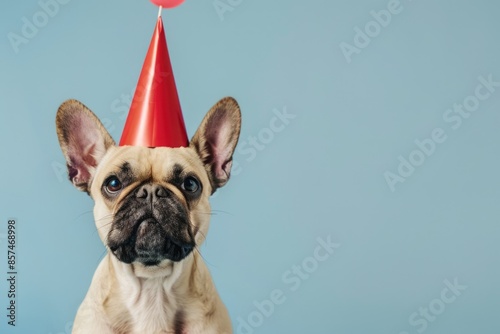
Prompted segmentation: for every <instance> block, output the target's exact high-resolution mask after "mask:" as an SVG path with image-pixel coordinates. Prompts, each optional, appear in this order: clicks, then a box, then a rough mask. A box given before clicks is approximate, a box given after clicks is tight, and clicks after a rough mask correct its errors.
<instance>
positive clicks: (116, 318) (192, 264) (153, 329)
mask: <svg viewBox="0 0 500 334" xmlns="http://www.w3.org/2000/svg"><path fill="white" fill-rule="evenodd" d="M198 256H199V255H198V254H197V253H196V252H193V253H192V254H191V255H190V256H188V257H187V258H185V259H184V260H183V261H181V262H171V261H168V260H167V261H163V262H162V263H160V265H158V266H152V267H146V266H144V265H142V264H140V263H132V264H126V263H123V262H120V261H118V260H117V259H116V258H115V257H114V256H113V255H110V254H108V255H107V258H108V259H107V262H108V263H107V265H108V266H109V272H110V273H112V276H113V280H112V283H111V284H110V286H109V290H108V291H109V293H108V296H103V297H105V298H104V299H103V308H104V311H105V313H106V314H107V316H108V318H109V319H110V320H111V324H110V325H111V326H112V327H113V329H114V330H115V331H116V332H118V333H167V331H168V333H176V334H181V333H185V330H186V328H185V322H186V320H187V319H186V316H187V315H186V314H185V313H184V311H183V310H184V309H186V308H189V309H192V308H190V307H188V305H189V304H191V303H193V302H196V301H199V298H200V296H203V294H205V293H206V292H205V291H194V289H195V287H196V286H197V285H196V284H193V283H194V282H193V280H200V279H203V280H206V279H207V277H204V278H202V276H204V275H203V271H200V270H198V269H199V268H198V266H197V265H196V264H197V260H198V259H197V257H198ZM118 276H119V277H120V278H119V279H116V278H117V277H118ZM117 296H121V297H117ZM190 316H191V315H190Z"/></svg>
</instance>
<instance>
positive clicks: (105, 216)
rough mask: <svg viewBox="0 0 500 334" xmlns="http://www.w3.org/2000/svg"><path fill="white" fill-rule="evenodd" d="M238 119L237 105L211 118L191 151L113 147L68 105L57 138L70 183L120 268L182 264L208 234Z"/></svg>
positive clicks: (86, 114)
mask: <svg viewBox="0 0 500 334" xmlns="http://www.w3.org/2000/svg"><path fill="white" fill-rule="evenodd" d="M240 124H241V115H240V110H239V107H238V104H237V103H236V101H235V100H234V99H232V98H224V99H222V100H221V101H219V102H218V103H217V104H215V105H214V106H213V107H212V109H210V111H209V112H208V113H207V114H206V116H205V118H204V119H203V121H202V123H201V125H200V126H199V128H198V130H197V131H196V134H195V135H194V136H193V138H192V139H191V142H190V143H189V147H181V148H166V147H157V148H147V147H138V146H116V145H115V143H114V141H113V139H112V138H111V136H110V135H109V133H108V132H107V131H106V129H105V128H104V126H103V125H102V123H101V122H100V121H99V119H98V118H97V117H96V116H95V115H94V114H93V113H92V112H91V111H90V110H89V109H88V108H87V107H85V106H84V105H83V104H82V103H80V102H78V101H76V100H68V101H66V102H64V103H63V104H62V105H61V106H60V108H59V110H58V112H57V117H56V127H57V135H58V138H59V143H60V145H61V149H62V151H63V154H64V156H65V158H66V161H67V166H68V174H69V179H70V181H71V182H72V183H73V184H74V185H75V186H76V187H77V188H78V189H80V190H82V191H86V192H87V193H88V194H90V196H91V197H92V198H93V199H94V202H95V207H94V216H95V221H96V225H97V230H98V232H99V236H100V237H101V239H102V241H103V242H104V244H105V245H106V246H107V247H108V248H109V250H110V251H111V252H112V253H113V254H114V255H115V256H116V257H117V258H118V259H119V260H120V261H122V262H125V263H132V262H140V263H142V264H144V265H146V266H151V265H157V264H159V263H160V262H161V261H163V260H171V261H181V260H182V259H184V258H185V257H186V256H188V255H189V254H190V253H191V251H192V250H193V248H194V247H195V246H197V245H200V244H201V243H202V242H203V240H204V238H205V235H206V233H207V230H208V225H209V218H210V204H209V202H208V199H209V197H210V195H211V194H212V193H213V192H215V190H216V189H217V188H219V187H222V186H223V185H224V184H226V182H227V181H228V179H229V175H230V171H231V165H232V155H233V152H234V149H235V147H236V144H237V142H238V137H239V133H240Z"/></svg>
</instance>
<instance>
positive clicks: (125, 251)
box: [108, 218, 195, 266]
mask: <svg viewBox="0 0 500 334" xmlns="http://www.w3.org/2000/svg"><path fill="white" fill-rule="evenodd" d="M194 246H195V245H194V243H193V242H186V241H181V240H178V239H176V238H173V237H169V236H168V235H167V233H166V232H165V230H164V228H163V227H162V225H161V224H160V223H159V222H158V221H157V220H156V219H154V218H148V219H145V220H143V221H140V222H139V223H137V224H136V225H135V227H134V229H133V230H132V232H131V233H130V235H129V236H128V237H126V238H124V237H123V231H118V230H114V231H113V230H112V231H111V233H110V235H109V237H108V247H109V249H110V250H111V252H112V253H113V255H115V256H116V257H117V258H118V260H120V261H122V262H125V263H132V262H134V261H137V262H141V263H142V264H144V265H146V266H154V265H158V264H159V263H160V262H161V261H162V260H165V259H168V260H171V261H174V262H178V261H181V260H183V259H184V258H186V257H187V256H188V255H189V254H190V253H191V251H192V250H193V248H194Z"/></svg>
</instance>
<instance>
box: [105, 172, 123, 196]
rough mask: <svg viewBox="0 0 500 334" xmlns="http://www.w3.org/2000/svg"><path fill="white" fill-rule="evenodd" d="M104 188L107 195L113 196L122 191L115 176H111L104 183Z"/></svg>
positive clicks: (120, 184) (121, 186)
mask: <svg viewBox="0 0 500 334" xmlns="http://www.w3.org/2000/svg"><path fill="white" fill-rule="evenodd" d="M104 188H105V189H106V191H107V192H108V193H110V194H114V193H117V192H119V191H120V190H122V188H123V185H122V183H121V182H120V180H118V178H117V177H116V176H111V177H109V178H108V179H107V180H106V182H105V183H104Z"/></svg>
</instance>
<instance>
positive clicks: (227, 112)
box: [189, 97, 241, 193]
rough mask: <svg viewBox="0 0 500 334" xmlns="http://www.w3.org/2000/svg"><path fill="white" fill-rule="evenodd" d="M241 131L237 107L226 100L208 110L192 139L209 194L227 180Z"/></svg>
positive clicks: (191, 144)
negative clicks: (202, 166) (204, 171)
mask: <svg viewBox="0 0 500 334" xmlns="http://www.w3.org/2000/svg"><path fill="white" fill-rule="evenodd" d="M240 128H241V112H240V107H239V106H238V103H237V102H236V100H235V99H233V98H232V97H225V98H223V99H222V100H220V101H219V102H217V103H216V104H215V105H214V106H213V107H212V109H210V111H209V112H208V113H207V114H206V116H205V118H204V119H203V121H202V122H201V125H200V127H199V128H198V130H197V131H196V133H195V135H194V136H193V138H192V139H191V142H190V144H189V146H190V147H192V148H194V150H195V151H196V152H197V153H198V155H199V156H200V158H201V160H202V161H203V163H204V165H205V169H206V170H207V173H208V176H209V178H210V182H211V184H212V193H213V192H215V190H217V188H220V187H222V186H223V185H225V184H226V183H227V181H228V180H229V176H230V174H231V166H232V164H233V152H234V149H235V147H236V144H237V143H238V138H239V136H240Z"/></svg>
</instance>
